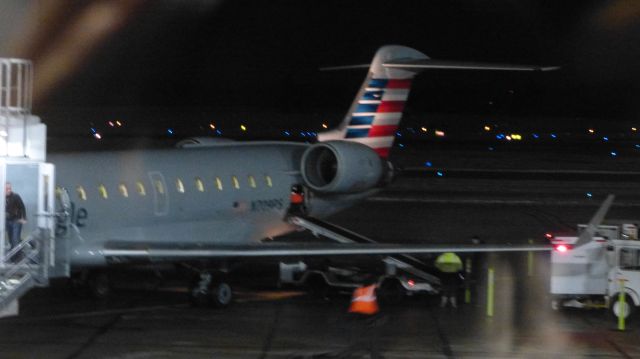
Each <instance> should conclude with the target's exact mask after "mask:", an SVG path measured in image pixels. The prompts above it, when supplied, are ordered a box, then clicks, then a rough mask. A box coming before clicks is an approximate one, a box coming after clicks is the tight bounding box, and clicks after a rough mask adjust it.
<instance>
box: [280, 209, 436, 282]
mask: <svg viewBox="0 0 640 359" xmlns="http://www.w3.org/2000/svg"><path fill="white" fill-rule="evenodd" d="M288 220H289V222H290V223H291V224H295V225H296V226H299V227H302V228H305V229H307V230H309V231H310V232H311V233H313V234H314V235H315V236H323V237H325V238H328V239H330V240H333V241H335V242H338V243H377V242H376V241H374V240H373V239H370V238H367V237H365V236H363V235H361V234H358V233H355V232H353V231H350V230H348V229H345V228H342V227H340V226H337V225H335V224H331V223H329V222H326V221H323V220H320V219H318V218H312V217H300V216H290V217H289V218H288ZM383 262H384V263H385V267H386V272H387V273H386V274H387V275H396V274H397V271H402V272H406V273H408V274H411V275H413V276H415V277H417V278H420V279H422V280H424V281H425V282H427V283H429V284H430V285H432V286H434V287H439V285H440V279H439V278H438V277H437V276H436V275H434V274H433V273H435V272H436V270H435V268H434V267H430V266H429V265H427V264H426V263H425V262H424V261H422V260H420V259H418V258H416V257H414V256H411V255H405V254H400V255H393V256H387V257H385V258H384V259H383Z"/></svg>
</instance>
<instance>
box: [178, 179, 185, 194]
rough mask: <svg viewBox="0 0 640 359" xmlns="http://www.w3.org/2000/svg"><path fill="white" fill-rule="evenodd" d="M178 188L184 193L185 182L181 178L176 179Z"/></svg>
mask: <svg viewBox="0 0 640 359" xmlns="http://www.w3.org/2000/svg"><path fill="white" fill-rule="evenodd" d="M176 190H177V191H178V192H180V193H184V183H182V180H181V179H180V178H178V179H177V180H176Z"/></svg>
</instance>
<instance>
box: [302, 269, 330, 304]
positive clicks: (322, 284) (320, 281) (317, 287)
mask: <svg viewBox="0 0 640 359" xmlns="http://www.w3.org/2000/svg"><path fill="white" fill-rule="evenodd" d="M305 286H306V287H307V288H308V289H309V292H310V293H311V294H312V295H313V296H314V297H316V298H321V299H328V298H329V294H330V289H331V288H329V283H327V280H326V279H325V278H324V277H323V276H322V275H320V274H318V273H315V274H312V275H311V276H309V278H307V280H306V281H305Z"/></svg>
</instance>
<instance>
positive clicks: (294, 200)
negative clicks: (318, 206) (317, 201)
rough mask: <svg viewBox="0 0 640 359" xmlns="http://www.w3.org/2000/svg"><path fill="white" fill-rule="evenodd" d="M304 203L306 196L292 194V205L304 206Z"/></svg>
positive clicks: (296, 193)
mask: <svg viewBox="0 0 640 359" xmlns="http://www.w3.org/2000/svg"><path fill="white" fill-rule="evenodd" d="M302 202H304V196H303V195H302V194H301V193H298V192H291V203H293V204H302Z"/></svg>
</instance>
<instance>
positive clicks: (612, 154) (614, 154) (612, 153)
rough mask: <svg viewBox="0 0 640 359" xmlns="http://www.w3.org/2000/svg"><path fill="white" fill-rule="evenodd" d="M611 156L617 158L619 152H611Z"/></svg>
mask: <svg viewBox="0 0 640 359" xmlns="http://www.w3.org/2000/svg"><path fill="white" fill-rule="evenodd" d="M610 154H611V157H616V156H617V155H618V152H616V151H611V152H610Z"/></svg>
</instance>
